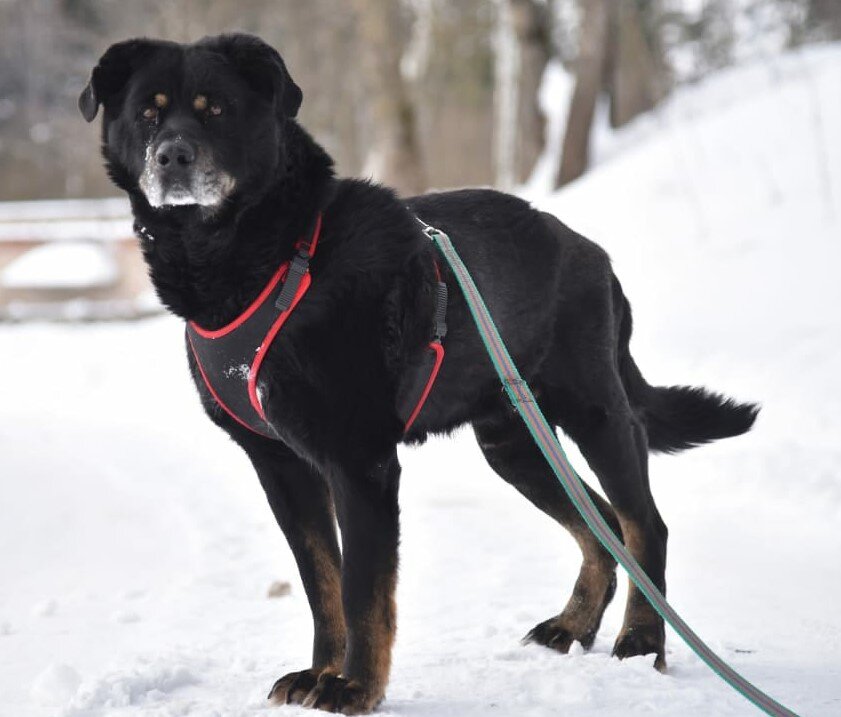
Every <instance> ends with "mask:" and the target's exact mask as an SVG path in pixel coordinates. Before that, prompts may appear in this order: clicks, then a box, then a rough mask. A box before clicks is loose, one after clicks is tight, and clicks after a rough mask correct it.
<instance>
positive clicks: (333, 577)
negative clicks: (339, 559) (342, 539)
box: [306, 534, 347, 674]
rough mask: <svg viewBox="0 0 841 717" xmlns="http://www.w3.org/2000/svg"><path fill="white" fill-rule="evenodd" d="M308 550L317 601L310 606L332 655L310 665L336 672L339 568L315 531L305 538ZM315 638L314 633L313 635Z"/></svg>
mask: <svg viewBox="0 0 841 717" xmlns="http://www.w3.org/2000/svg"><path fill="white" fill-rule="evenodd" d="M306 541H307V547H308V549H309V550H310V552H311V555H312V559H313V565H314V570H315V573H316V579H317V580H318V584H319V591H318V603H317V604H315V605H313V606H312V609H313V615H314V617H315V620H316V630H318V631H321V633H322V637H323V639H324V640H326V641H327V642H328V643H329V644H330V645H331V647H332V649H331V650H330V652H331V653H332V654H330V655H326V656H324V659H323V660H322V662H323V664H318V665H315V664H314V665H313V668H315V669H318V670H320V671H321V672H332V673H333V674H339V672H340V671H341V667H342V663H343V662H344V657H345V643H346V639H347V629H346V627H345V614H344V609H343V607H342V577H341V570H340V567H339V566H337V565H336V564H335V563H334V562H333V556H332V554H331V552H330V550H329V549H328V548H327V546H325V545H324V543H323V542H322V541H321V538H320V536H319V535H317V534H310V535H307V537H306ZM316 637H317V636H316Z"/></svg>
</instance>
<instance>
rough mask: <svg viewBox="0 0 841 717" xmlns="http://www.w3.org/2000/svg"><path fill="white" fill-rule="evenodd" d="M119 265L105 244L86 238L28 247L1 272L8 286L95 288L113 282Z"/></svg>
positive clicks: (24, 287) (13, 287)
mask: <svg viewBox="0 0 841 717" xmlns="http://www.w3.org/2000/svg"><path fill="white" fill-rule="evenodd" d="M118 279H119V269H118V267H117V263H116V261H115V260H114V257H113V255H112V253H111V252H110V250H109V249H108V247H105V246H102V245H99V244H92V243H89V242H72V243H66V244H44V245H43V246H39V247H36V248H34V249H30V250H29V251H28V252H26V253H25V254H22V255H21V256H20V257H18V258H17V259H15V260H14V261H13V262H11V263H10V264H9V265H8V266H7V267H6V268H5V269H4V270H3V273H2V274H0V284H2V285H3V286H4V287H5V288H7V289H94V288H105V287H108V286H112V285H113V284H115V283H116V282H117V280H118Z"/></svg>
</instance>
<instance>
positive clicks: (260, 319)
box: [186, 213, 446, 439]
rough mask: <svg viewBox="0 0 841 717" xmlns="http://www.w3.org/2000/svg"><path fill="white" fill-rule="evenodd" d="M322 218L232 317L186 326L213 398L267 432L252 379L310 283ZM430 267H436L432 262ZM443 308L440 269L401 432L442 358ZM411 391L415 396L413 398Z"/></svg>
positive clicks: (262, 432)
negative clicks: (420, 368)
mask: <svg viewBox="0 0 841 717" xmlns="http://www.w3.org/2000/svg"><path fill="white" fill-rule="evenodd" d="M321 221H322V219H321V214H320V213H319V215H318V217H317V218H316V222H315V228H314V229H313V232H312V237H311V239H310V240H309V241H306V240H305V239H301V240H299V241H298V242H297V243H296V244H295V249H296V255H295V257H294V258H293V259H292V260H291V261H287V262H284V263H283V264H282V265H281V266H280V268H278V270H277V271H276V272H275V273H274V276H272V278H271V279H270V280H269V283H268V284H266V286H265V288H264V289H263V290H262V291H261V292H260V295H259V296H258V297H257V298H256V299H255V300H254V301H253V302H252V303H251V304H250V305H249V306H248V308H246V309H245V311H243V312H242V313H241V314H240V315H239V316H238V317H237V318H236V319H234V320H233V321H232V322H230V323H229V324H227V325H226V326H223V327H222V328H221V329H216V330H214V331H209V330H207V329H203V328H202V327H200V326H199V325H198V324H196V323H195V322H194V321H189V322H187V326H186V332H187V340H188V342H189V345H190V349H191V351H192V354H193V357H194V358H195V360H196V365H197V366H198V369H199V373H200V374H201V377H202V379H203V381H204V384H205V386H207V390H208V391H210V393H211V395H212V396H213V399H214V400H215V401H216V403H217V404H218V405H219V406H220V407H221V408H222V409H223V410H224V411H225V412H226V413H227V414H228V415H229V416H231V418H233V419H234V420H235V421H236V422H237V423H239V424H241V425H242V426H245V427H246V428H248V429H249V430H251V431H254V432H255V433H258V434H260V435H262V436H265V437H267V438H273V439H277V438H279V436H278V434H277V431H275V429H274V427H273V426H272V425H271V424H270V423H269V422H268V421H267V420H266V414H265V411H264V410H263V405H262V400H261V397H260V392H259V389H258V387H257V379H258V377H259V374H260V367H261V365H262V363H263V361H264V359H265V357H266V354H267V353H268V351H269V348H270V347H271V345H272V343H273V342H274V340H275V339H276V338H277V335H278V333H280V330H281V329H282V328H283V325H284V324H285V323H286V321H287V319H288V318H289V317H290V316H291V314H292V312H293V311H294V309H295V307H296V306H297V305H298V303H299V302H300V301H301V299H302V298H303V297H304V295H305V294H306V293H307V290H308V289H309V288H310V285H311V284H312V276H311V274H310V271H309V262H310V260H311V259H312V257H313V256H314V254H315V251H316V248H317V246H318V239H319V236H320V234H321ZM435 270H436V273H438V266H437V264H436V266H435ZM442 300H443V305H442ZM445 312H446V284H444V283H443V282H442V281H441V277H440V274H439V275H438V307H437V309H436V317H435V325H436V329H435V336H434V338H433V340H432V341H431V342H430V343H429V347H428V348H429V350H430V351H431V352H432V353H431V354H430V358H431V361H430V360H426V357H425V365H429V375H428V377H427V379H426V381H425V382H423V383H421V384H420V385H416V386H414V387H412V388H411V390H410V391H409V393H408V396H407V398H406V399H405V400H403V401H402V403H404V404H406V405H408V407H409V408H402V409H401V408H400V407H398V412H399V413H400V414H401V419H402V420H403V421H404V427H403V431H404V433H405V432H406V431H408V430H409V428H410V427H411V426H412V424H413V423H414V421H415V419H416V418H417V417H418V414H419V413H420V411H421V409H422V408H423V405H424V403H425V402H426V399H427V397H428V396H429V392H430V391H431V390H432V386H433V384H434V383H435V379H436V378H437V376H438V371H439V369H440V368H441V363H442V361H443V360H444V347H443V345H442V344H441V339H442V338H443V336H444V333H446V326H445V324H444V314H445ZM417 383H418V382H417V381H416V384H417ZM418 393H419V396H418ZM415 396H418V397H417V400H416V401H413V399H414V397H415Z"/></svg>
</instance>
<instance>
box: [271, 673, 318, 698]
mask: <svg viewBox="0 0 841 717" xmlns="http://www.w3.org/2000/svg"><path fill="white" fill-rule="evenodd" d="M320 675H321V672H320V670H314V669H312V668H310V669H309V670H301V671H300V672H290V673H289V674H288V675H284V676H283V677H281V678H280V679H279V680H278V681H277V682H275V683H274V685H273V686H272V689H271V691H270V692H269V697H268V699H269V701H270V702H271V703H272V704H276V705H299V704H301V703H302V702H303V701H304V698H306V696H307V695H308V694H309V693H310V692H311V691H312V689H313V687H315V685H316V684H317V683H318V678H319V677H320Z"/></svg>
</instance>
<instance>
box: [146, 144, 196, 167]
mask: <svg viewBox="0 0 841 717" xmlns="http://www.w3.org/2000/svg"><path fill="white" fill-rule="evenodd" d="M155 161H156V162H157V163H158V166H159V167H172V166H180V167H186V166H187V165H190V164H192V163H193V162H195V161H196V150H195V147H193V145H192V144H190V143H189V142H187V141H185V140H183V139H168V140H165V141H164V142H161V145H160V146H159V147H158V151H157V152H155Z"/></svg>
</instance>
